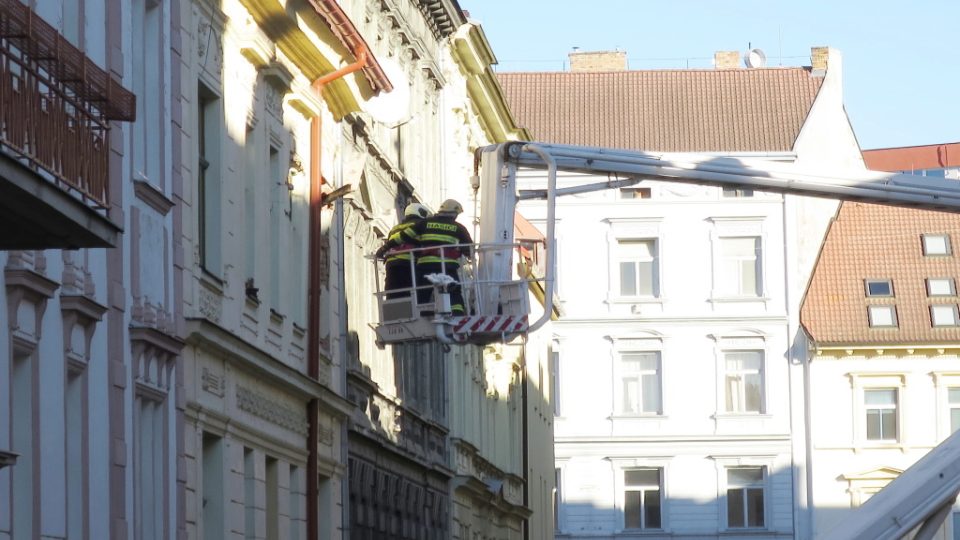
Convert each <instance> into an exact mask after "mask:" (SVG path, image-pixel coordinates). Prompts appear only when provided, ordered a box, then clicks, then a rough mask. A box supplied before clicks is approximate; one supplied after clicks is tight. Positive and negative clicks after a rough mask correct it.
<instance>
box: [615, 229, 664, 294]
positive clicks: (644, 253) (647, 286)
mask: <svg viewBox="0 0 960 540" xmlns="http://www.w3.org/2000/svg"><path fill="white" fill-rule="evenodd" d="M617 262H618V267H619V273H620V296H647V297H658V296H660V290H659V289H660V284H659V276H658V269H657V241H656V240H653V239H647V240H618V241H617Z"/></svg>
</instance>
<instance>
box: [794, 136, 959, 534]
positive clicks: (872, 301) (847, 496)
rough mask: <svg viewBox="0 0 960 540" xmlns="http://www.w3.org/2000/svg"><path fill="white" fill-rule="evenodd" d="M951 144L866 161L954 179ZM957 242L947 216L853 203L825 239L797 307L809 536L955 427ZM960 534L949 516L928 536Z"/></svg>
mask: <svg viewBox="0 0 960 540" xmlns="http://www.w3.org/2000/svg"><path fill="white" fill-rule="evenodd" d="M958 146H960V145H956V144H951V145H930V146H921V147H908V148H890V149H881V150H871V151H865V152H864V159H865V161H866V162H867V165H868V166H870V167H871V168H876V169H878V170H887V171H892V172H907V173H911V174H916V175H919V176H938V177H941V178H943V177H946V178H960V161H958V160H957V159H956V158H953V157H951V153H950V150H954V151H955V150H957V149H958V148H957V147H958ZM958 235H960V220H958V219H957V216H956V215H954V214H952V213H948V212H931V211H923V210H916V209H905V208H892V207H884V206H879V205H871V204H861V203H850V202H847V203H843V205H842V207H841V208H840V211H839V213H838V215H837V218H836V220H835V222H834V223H833V225H832V226H831V228H830V230H829V231H828V233H827V237H826V241H825V243H824V246H823V249H822V252H821V254H820V257H819V260H818V263H817V267H816V269H815V272H814V274H813V277H812V279H811V283H810V288H809V290H808V291H807V292H806V294H805V297H804V301H803V310H802V323H803V329H804V334H803V337H804V339H806V340H808V341H807V343H808V345H807V348H808V349H809V350H810V353H809V360H808V362H807V363H806V365H807V369H806V370H805V371H804V378H803V380H804V384H805V392H806V395H807V396H808V397H807V399H808V401H809V410H810V414H809V417H808V423H807V424H806V426H805V431H806V432H807V433H808V434H809V437H808V446H807V452H808V458H807V460H808V461H809V462H810V463H812V467H811V468H810V471H809V474H808V476H807V477H806V478H805V479H804V482H805V483H806V484H807V486H808V487H807V490H808V494H809V497H810V499H811V502H810V504H809V505H808V506H809V507H810V508H811V509H812V511H811V512H810V513H809V514H808V515H807V519H808V520H809V521H810V527H811V529H812V532H813V534H812V536H813V537H817V536H819V535H822V534H823V533H826V532H829V531H830V530H831V529H832V528H834V527H836V526H837V525H838V524H841V523H843V522H844V518H845V517H846V516H848V515H849V513H850V512H851V511H852V510H853V509H855V508H858V507H859V506H860V505H862V504H863V503H865V502H866V501H867V500H868V499H869V498H870V497H871V496H873V495H874V494H875V493H876V492H878V491H879V490H881V489H882V488H883V487H884V486H886V485H887V484H888V483H889V482H890V481H891V480H893V479H894V478H896V477H897V476H899V475H900V473H902V472H903V471H904V470H906V469H907V468H909V467H910V466H911V465H913V464H914V463H915V462H916V461H917V460H918V459H920V458H921V457H922V456H923V455H924V454H926V453H927V452H928V451H930V450H931V449H932V448H934V447H935V446H936V445H937V444H939V443H940V442H942V441H943V440H944V439H945V438H947V437H948V436H950V435H951V434H953V433H954V432H956V430H957V429H960V370H958V368H960V355H958V353H960V350H958V344H960V330H958V328H960V327H958V324H960V319H958V317H957V313H958V311H957V310H958V307H957V302H958V300H957V292H956V291H957V290H956V282H957V280H958V279H960V265H958V262H957V259H956V254H955V247H954V246H956V242H957V241H960V240H958V239H960V236H958ZM904 502H905V503H906V502H908V501H904ZM909 502H913V501H909ZM958 535H960V513H958V509H957V508H954V509H953V512H952V513H951V515H950V516H949V517H948V518H947V519H946V521H945V525H944V526H943V527H941V528H940V530H939V531H937V533H936V536H935V537H936V538H941V539H952V538H957V537H958Z"/></svg>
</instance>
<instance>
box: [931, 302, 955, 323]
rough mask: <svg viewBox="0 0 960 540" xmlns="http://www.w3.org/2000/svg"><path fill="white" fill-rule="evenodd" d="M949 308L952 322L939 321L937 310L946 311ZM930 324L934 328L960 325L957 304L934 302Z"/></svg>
mask: <svg viewBox="0 0 960 540" xmlns="http://www.w3.org/2000/svg"><path fill="white" fill-rule="evenodd" d="M948 310H949V314H950V322H948V323H944V322H938V318H937V315H936V314H937V312H940V313H941V314H942V313H946V312H948ZM929 312H930V326H932V327H933V328H952V327H955V326H957V325H960V314H958V312H957V305H956V304H932V305H931V306H930V309H929Z"/></svg>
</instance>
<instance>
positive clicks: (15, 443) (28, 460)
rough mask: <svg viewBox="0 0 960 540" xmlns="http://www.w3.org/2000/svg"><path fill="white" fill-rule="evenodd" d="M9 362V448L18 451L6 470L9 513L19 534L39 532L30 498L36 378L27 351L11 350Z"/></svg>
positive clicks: (29, 535) (33, 488)
mask: <svg viewBox="0 0 960 540" xmlns="http://www.w3.org/2000/svg"><path fill="white" fill-rule="evenodd" d="M12 360H13V361H12V362H11V365H10V397H9V399H10V451H11V452H15V453H17V454H20V456H19V457H18V458H17V463H16V465H15V466H13V467H10V468H8V469H7V470H6V471H4V472H7V471H9V472H7V474H8V475H9V476H8V477H9V478H10V482H11V485H10V491H9V492H8V493H5V494H4V498H6V497H7V496H10V499H8V500H10V504H9V506H8V508H10V514H8V515H9V516H11V518H12V519H11V518H8V519H11V521H12V525H13V530H14V531H17V532H18V533H20V534H22V535H23V536H22V538H33V537H34V535H36V536H39V532H38V531H34V530H33V517H34V512H33V509H34V506H33V499H34V496H36V495H37V492H36V489H37V486H36V483H35V482H34V474H35V473H37V474H39V473H38V471H39V467H38V464H37V463H36V458H37V457H39V456H40V452H38V451H36V450H37V448H38V442H39V441H38V440H37V439H38V435H37V431H36V430H35V429H34V422H33V419H34V413H35V412H36V407H35V406H34V403H35V399H34V398H35V397H36V392H37V380H36V378H35V377H34V371H33V369H34V367H35V366H34V359H33V358H32V357H31V356H30V355H25V354H18V353H17V352H14V355H13V358H12Z"/></svg>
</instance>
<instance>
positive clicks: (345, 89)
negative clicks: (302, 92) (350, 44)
mask: <svg viewBox="0 0 960 540" xmlns="http://www.w3.org/2000/svg"><path fill="white" fill-rule="evenodd" d="M240 2H241V3H242V4H243V6H244V7H245V8H246V9H247V11H249V12H250V14H251V15H252V16H253V19H254V21H256V23H257V25H258V26H259V27H260V28H261V30H262V31H263V32H264V33H265V34H266V35H267V36H268V37H269V38H270V39H272V40H273V41H274V42H275V43H276V44H277V47H278V48H279V49H280V50H281V51H282V52H283V54H284V55H285V56H286V57H287V58H288V59H289V60H290V61H291V62H292V63H293V64H294V66H296V68H297V69H298V70H300V71H301V72H302V73H303V75H304V76H305V77H306V78H307V79H309V80H310V81H315V80H317V79H319V78H320V77H322V76H324V75H326V74H328V73H332V72H334V71H336V70H337V69H338V68H340V67H341V66H344V65H347V64H349V63H351V62H354V61H355V60H356V59H355V58H353V55H352V54H351V53H350V51H348V50H346V48H344V46H343V44H342V43H340V40H339V39H338V38H337V37H336V36H335V35H334V34H333V32H332V31H331V30H330V28H329V27H328V26H327V25H326V23H325V22H324V21H323V19H321V18H320V17H319V16H318V15H317V13H316V12H315V11H314V9H313V8H312V7H311V6H309V5H308V4H307V3H306V2H298V1H292V0H287V1H286V2H282V3H281V0H240ZM372 96H373V89H372V88H371V87H370V84H369V82H368V81H367V80H366V77H364V76H363V73H362V72H360V71H358V72H355V73H351V74H349V75H347V76H345V77H342V78H340V79H337V80H335V81H333V82H331V83H330V84H328V85H326V86H325V87H324V88H323V92H322V97H323V100H324V101H325V102H326V103H327V106H328V107H329V108H330V112H331V113H332V114H333V116H334V118H335V119H337V120H339V119H341V118H343V116H344V115H346V114H349V113H351V112H356V111H359V110H360V103H362V102H363V101H364V100H366V99H369V98H370V97H372ZM298 105H300V107H298V108H299V109H300V110H301V112H304V113H306V112H308V111H309V110H310V109H311V108H312V107H310V106H309V104H308V103H307V102H306V101H304V102H303V103H298Z"/></svg>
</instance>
